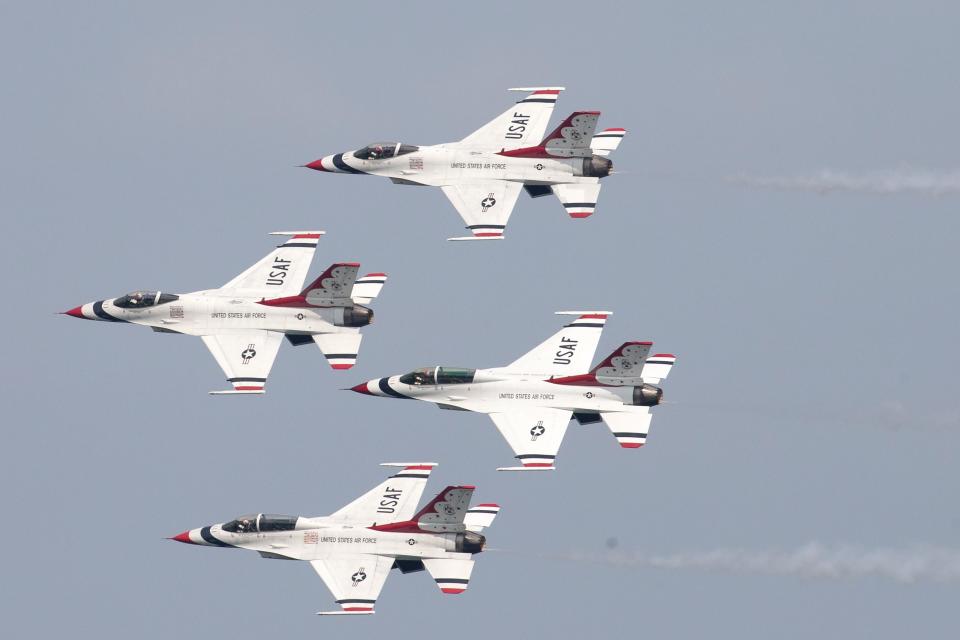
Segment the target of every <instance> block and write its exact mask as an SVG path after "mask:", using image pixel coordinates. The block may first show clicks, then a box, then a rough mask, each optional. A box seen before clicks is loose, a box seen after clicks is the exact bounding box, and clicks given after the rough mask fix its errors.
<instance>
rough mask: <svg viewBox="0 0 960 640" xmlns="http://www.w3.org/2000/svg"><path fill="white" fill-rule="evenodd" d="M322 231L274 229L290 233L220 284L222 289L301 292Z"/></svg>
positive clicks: (272, 294)
mask: <svg viewBox="0 0 960 640" xmlns="http://www.w3.org/2000/svg"><path fill="white" fill-rule="evenodd" d="M323 234H324V232H323V231H275V232H273V233H271V234H270V235H282V236H286V235H289V236H291V237H290V239H289V240H287V241H286V242H284V243H283V244H281V245H278V246H277V248H276V249H274V250H273V251H271V252H270V253H268V254H267V255H266V256H265V257H264V258H262V259H261V260H259V261H258V262H257V263H255V264H254V265H253V266H251V267H250V268H249V269H247V270H246V271H244V272H243V273H241V274H240V275H238V276H237V277H236V278H234V279H233V280H231V281H230V282H228V283H227V284H225V285H223V286H222V287H221V290H223V289H226V290H229V291H238V292H241V291H242V292H249V293H254V294H258V295H263V296H265V297H281V296H292V295H296V294H298V293H300V288H301V287H302V286H303V281H304V280H306V279H307V271H309V270H310V263H311V262H312V261H313V253H314V251H316V249H317V241H318V240H319V239H320V236H322V235H323Z"/></svg>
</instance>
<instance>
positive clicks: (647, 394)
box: [633, 384, 663, 407]
mask: <svg viewBox="0 0 960 640" xmlns="http://www.w3.org/2000/svg"><path fill="white" fill-rule="evenodd" d="M662 398H663V389H661V388H660V387H656V386H654V385H652V384H643V385H640V386H639V387H634V388H633V404H635V405H636V406H638V407H655V406H657V405H658V404H660V400H661V399H662Z"/></svg>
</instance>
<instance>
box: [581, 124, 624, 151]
mask: <svg viewBox="0 0 960 640" xmlns="http://www.w3.org/2000/svg"><path fill="white" fill-rule="evenodd" d="M625 135H627V130H626V129H621V128H619V127H617V128H613V129H604V130H603V131H601V132H600V133H598V134H597V135H595V136H593V140H591V141H590V148H591V149H593V152H594V153H595V154H597V155H598V156H608V155H610V154H611V153H612V152H613V151H616V149H617V147H619V146H620V142H621V141H622V140H623V137H624V136H625Z"/></svg>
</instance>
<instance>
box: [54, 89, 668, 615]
mask: <svg viewBox="0 0 960 640" xmlns="http://www.w3.org/2000/svg"><path fill="white" fill-rule="evenodd" d="M511 91H521V92H524V93H525V97H523V98H522V99H521V100H520V101H519V102H517V103H516V104H514V105H512V106H511V107H510V108H508V109H507V110H506V111H504V112H503V113H502V114H500V115H499V116H497V117H496V118H494V119H493V120H491V121H490V122H489V123H487V124H485V125H484V126H482V127H480V128H479V129H477V130H476V131H474V132H473V133H471V134H469V135H468V136H466V137H465V138H463V139H462V140H459V141H457V142H451V143H445V144H439V145H430V146H417V145H410V144H403V143H396V142H380V143H372V144H369V145H366V146H365V147H363V148H361V149H357V150H354V151H348V152H344V153H337V154H335V155H330V156H325V157H323V158H320V159H318V160H315V161H313V162H311V163H309V164H307V165H305V166H306V167H308V168H310V169H315V170H317V171H321V172H328V173H346V174H368V175H375V176H382V177H386V178H389V179H390V180H392V181H393V182H394V183H397V184H403V185H421V186H435V187H440V189H441V190H442V191H443V193H444V194H445V195H446V196H447V198H448V199H449V200H450V201H451V203H452V204H453V206H454V208H455V209H456V210H457V212H458V213H459V214H460V216H461V217H462V218H463V220H464V223H465V224H466V227H467V229H469V230H470V232H471V233H472V235H470V236H466V237H455V238H450V240H501V239H503V237H504V231H505V229H506V225H507V222H508V220H509V218H510V215H511V213H512V212H513V209H514V206H515V205H516V201H517V198H518V197H519V195H520V191H521V190H523V191H526V192H527V194H528V195H529V196H531V197H533V198H538V197H541V196H549V195H554V196H556V198H557V199H558V200H559V201H560V204H561V205H562V207H563V210H564V211H566V213H567V214H568V215H569V216H570V217H571V218H574V219H578V218H586V217H588V216H590V215H592V214H593V213H594V211H595V209H596V205H597V199H598V197H599V194H600V186H601V185H600V180H601V179H602V178H604V177H607V176H609V175H611V173H612V172H613V163H612V162H611V160H610V159H609V157H608V156H609V155H610V154H611V153H612V152H613V151H615V150H616V149H617V147H618V145H619V144H620V142H621V140H622V139H623V138H624V136H625V134H626V131H625V130H624V129H622V128H609V129H603V130H601V131H599V132H598V131H597V125H598V122H599V118H600V112H598V111H575V112H573V113H572V114H570V115H569V116H568V117H566V118H565V119H563V120H562V121H561V122H560V123H559V125H557V126H556V127H555V128H554V129H553V130H551V132H550V133H548V134H545V132H546V131H547V127H548V124H549V121H550V119H551V116H552V114H553V109H554V106H555V104H556V102H557V99H558V97H559V94H560V92H561V91H563V87H524V88H517V89H511ZM272 233H273V235H277V236H285V237H287V238H288V239H286V240H285V241H284V242H282V243H281V244H279V245H277V246H276V247H275V248H274V249H273V250H271V251H270V253H268V254H267V255H266V256H265V257H264V258H262V259H261V260H259V261H258V262H256V263H255V264H253V265H252V266H251V267H249V268H248V269H246V270H245V271H243V272H242V273H240V274H239V275H238V276H236V277H235V278H233V279H232V280H230V281H229V282H227V283H226V284H224V285H223V286H221V287H219V288H215V289H206V290H200V291H194V292H191V293H169V292H161V291H146V290H143V291H135V292H132V293H129V294H126V295H123V296H120V297H117V298H112V299H102V300H98V301H96V302H89V303H86V304H83V305H80V306H77V307H74V308H72V309H70V310H69V311H65V312H64V314H66V315H69V316H73V317H75V318H80V319H86V320H97V321H101V322H109V323H115V324H123V323H126V324H136V325H143V326H147V327H150V328H151V329H152V330H153V331H155V332H159V333H165V334H183V335H191V336H199V337H200V338H201V340H203V343H204V344H205V345H206V347H207V348H208V349H209V350H210V353H211V354H212V355H213V357H214V359H215V360H216V361H217V364H218V365H219V366H220V368H221V369H222V370H223V373H224V375H225V376H226V379H227V382H229V383H230V385H231V387H232V388H231V389H228V390H222V391H211V392H210V393H211V394H215V395H251V394H254V395H259V394H263V393H264V392H265V388H266V382H267V378H268V377H269V374H270V370H271V368H272V367H273V362H274V360H275V359H276V356H277V353H278V351H279V349H280V345H281V343H282V342H283V340H284V338H285V339H286V340H287V341H288V342H289V343H290V344H291V345H293V346H301V345H306V344H311V343H312V344H315V345H316V346H317V347H318V348H319V350H320V352H321V353H322V354H323V355H324V356H325V358H326V360H327V362H328V363H329V364H330V366H331V367H332V368H333V369H335V370H346V369H350V368H352V367H353V366H354V364H355V363H356V362H357V356H358V353H359V350H360V343H361V340H362V334H361V329H362V328H363V327H366V326H367V325H369V324H371V323H372V322H373V318H374V313H373V310H372V309H371V308H370V306H368V305H370V303H371V302H372V301H373V300H374V299H375V298H377V296H378V295H379V294H380V292H381V289H382V288H383V285H384V283H385V282H386V280H387V275H386V273H383V272H372V273H367V274H366V275H363V276H360V275H359V274H360V265H359V264H358V263H356V262H334V263H333V264H331V265H330V266H329V267H328V268H327V269H326V270H325V271H323V272H322V273H321V274H320V275H319V276H318V277H316V278H315V279H313V280H312V281H311V282H310V284H307V285H304V283H305V282H307V274H308V273H309V271H310V265H311V262H312V261H313V256H314V253H315V251H316V248H317V244H318V241H319V239H320V238H321V236H323V235H324V232H323V231H278V232H272ZM401 286H402V285H401ZM557 313H558V314H559V315H563V316H567V317H568V318H569V321H568V322H567V323H566V324H564V325H563V327H561V328H560V330H559V331H557V332H556V333H554V334H553V335H551V336H550V337H549V338H547V339H546V340H544V341H543V342H542V343H540V344H539V345H537V346H536V347H534V348H533V349H531V350H530V351H528V352H527V353H525V354H523V355H521V356H520V357H519V358H517V359H516V360H514V361H513V362H511V363H509V364H507V365H505V366H500V367H491V368H485V369H477V368H463V367H452V366H432V367H422V368H418V369H414V370H413V371H410V372H408V373H404V374H401V375H391V376H388V377H381V378H375V379H372V380H369V381H367V382H363V383H360V384H357V385H355V386H353V387H352V388H351V389H352V390H353V391H355V392H357V393H360V394H364V395H370V396H378V397H382V398H390V399H412V400H422V401H425V402H430V403H433V404H435V405H436V406H438V407H439V408H441V409H447V410H455V411H473V412H478V413H485V414H487V415H489V416H490V418H491V420H492V421H493V423H494V425H495V426H496V427H497V430H498V431H499V432H500V434H501V435H502V436H503V438H504V439H505V440H506V441H507V444H508V445H509V447H510V448H511V449H512V450H513V453H514V457H515V458H516V459H517V461H518V463H519V464H517V465H513V466H506V467H499V468H498V470H500V471H550V470H554V469H555V468H556V458H557V455H558V452H559V450H560V446H561V443H562V442H563V438H564V435H565V434H566V430H567V427H568V425H569V423H570V422H571V420H576V421H577V422H578V423H579V424H582V425H592V424H596V423H600V422H603V423H605V424H606V425H607V427H608V428H609V430H610V432H611V434H612V435H613V437H614V438H615V439H616V441H617V443H618V444H619V445H620V447H621V448H624V449H638V448H640V447H641V446H643V445H644V444H645V443H646V440H647V435H648V433H649V429H650V423H651V420H652V411H653V409H654V408H655V407H656V406H657V405H659V404H660V402H661V399H662V397H663V390H662V388H661V387H660V386H659V385H660V384H661V382H662V381H663V380H664V379H665V378H666V377H667V375H668V374H669V373H670V370H671V369H672V367H673V365H674V363H675V362H676V357H675V356H674V355H673V354H670V353H656V354H652V355H651V350H652V342H649V341H640V340H629V341H627V342H624V343H623V344H622V345H621V346H619V347H617V348H616V349H615V350H614V351H613V352H612V353H610V355H608V356H607V357H606V358H604V359H603V360H601V361H600V362H599V363H598V364H596V365H595V366H593V367H591V363H592V362H593V360H594V355H595V354H596V350H597V347H598V345H599V342H600V337H601V334H602V332H603V329H604V326H605V325H606V322H607V319H608V318H609V317H610V315H611V313H612V312H611V311H602V310H583V311H558V312H557ZM383 466H388V467H395V468H397V469H398V471H397V472H396V473H394V474H393V475H391V476H390V477H389V478H387V480H385V481H384V482H382V483H380V484H379V485H377V486H376V487H374V488H373V489H371V490H370V491H368V492H366V493H365V494H363V495H362V496H360V497H359V498H357V499H356V500H354V501H352V502H350V503H349V504H347V505H346V506H344V507H343V508H341V509H339V510H338V511H336V512H334V513H332V514H330V515H328V516H292V515H272V514H265V513H257V514H250V515H244V516H240V517H237V518H234V519H232V520H230V521H227V522H223V523H220V524H214V525H209V526H203V527H200V528H196V529H190V530H187V531H184V532H182V533H180V534H178V535H175V536H172V538H171V539H172V540H175V541H177V542H182V543H186V544H191V545H198V546H211V547H222V548H238V549H248V550H251V551H256V552H257V553H258V554H259V555H260V556H261V557H263V558H270V559H287V560H302V561H306V562H309V563H310V565H311V567H312V568H313V569H314V570H315V571H316V573H317V574H318V575H319V576H320V578H321V579H322V580H323V581H324V583H325V584H326V586H327V588H328V589H329V590H330V592H331V593H332V594H333V597H334V599H335V600H336V602H337V604H339V605H340V610H338V611H323V612H320V613H321V614H323V615H333V614H353V615H357V614H361V615H362V614H372V613H373V612H374V605H375V603H376V600H377V597H378V595H379V593H380V590H381V589H382V588H383V585H384V582H385V581H386V578H387V576H388V575H389V573H390V571H391V570H392V569H397V570H399V572H400V573H402V574H407V573H414V572H419V571H426V572H428V573H429V574H430V575H431V576H432V578H433V579H434V581H435V582H436V584H437V586H438V587H439V588H440V590H441V591H442V592H443V593H445V594H457V593H462V592H463V591H465V590H466V588H467V585H468V583H469V580H470V576H471V573H472V571H473V564H474V556H475V555H477V554H479V553H481V552H482V551H483V549H484V547H485V545H486V538H485V537H484V535H483V533H482V532H483V530H484V529H485V528H487V527H489V526H490V525H491V524H492V523H493V520H494V518H495V517H496V515H497V514H498V512H499V511H500V506H499V505H498V504H494V503H480V504H477V505H474V506H472V507H471V506H470V503H471V500H472V498H473V493H474V490H475V487H474V486H472V485H453V486H448V487H446V488H445V489H443V490H442V491H441V492H440V493H438V494H437V496H436V497H434V498H433V499H432V500H431V501H430V502H428V503H427V504H426V505H424V506H423V507H422V508H421V509H419V510H418V509H417V505H418V504H419V502H420V498H421V496H422V494H423V491H424V488H425V487H426V483H427V480H428V479H429V477H430V473H431V471H432V469H433V468H434V467H435V466H436V463H434V462H406V463H384V465H383Z"/></svg>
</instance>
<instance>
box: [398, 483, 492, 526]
mask: <svg viewBox="0 0 960 640" xmlns="http://www.w3.org/2000/svg"><path fill="white" fill-rule="evenodd" d="M474 489H476V487H473V486H470V485H462V486H450V487H447V488H446V489H444V490H443V491H441V492H440V493H438V494H437V495H436V497H434V499H433V500H431V501H430V502H428V503H427V505H426V506H425V507H424V508H423V509H421V510H420V512H419V513H417V515H415V516H413V521H414V522H415V523H416V524H417V526H418V527H419V528H420V530H421V531H433V532H438V533H443V532H448V531H463V530H464V529H465V527H464V522H463V519H464V518H465V517H466V515H467V509H468V506H469V505H470V498H472V497H473V491H474Z"/></svg>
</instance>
